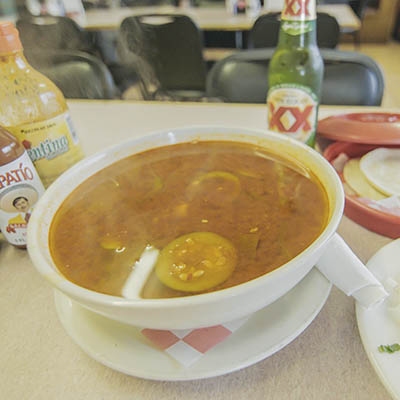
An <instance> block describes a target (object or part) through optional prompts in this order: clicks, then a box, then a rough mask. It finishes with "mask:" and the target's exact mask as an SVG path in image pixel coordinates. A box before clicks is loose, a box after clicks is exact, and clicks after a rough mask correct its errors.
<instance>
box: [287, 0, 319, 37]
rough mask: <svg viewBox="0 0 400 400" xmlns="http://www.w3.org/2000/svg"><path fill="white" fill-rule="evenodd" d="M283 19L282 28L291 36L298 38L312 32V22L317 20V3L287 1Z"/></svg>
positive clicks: (300, 0) (299, 0)
mask: <svg viewBox="0 0 400 400" xmlns="http://www.w3.org/2000/svg"><path fill="white" fill-rule="evenodd" d="M281 19H282V22H281V28H282V30H283V31H284V32H286V33H287V34H289V35H292V36H296V35H301V34H303V33H307V32H310V31H312V30H313V29H314V26H313V24H312V22H313V21H315V19H316V10H315V1H310V0H286V1H285V5H284V7H283V10H282V16H281Z"/></svg>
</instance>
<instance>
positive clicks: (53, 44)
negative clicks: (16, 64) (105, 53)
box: [16, 15, 97, 54]
mask: <svg viewBox="0 0 400 400" xmlns="http://www.w3.org/2000/svg"><path fill="white" fill-rule="evenodd" d="M16 27H17V29H18V31H19V36H20V39H21V43H22V45H23V46H24V48H25V49H38V50H40V49H43V50H50V49H52V50H79V51H84V52H88V53H91V54H97V48H96V45H95V40H94V37H93V36H92V35H91V34H90V32H87V31H85V30H83V29H82V28H81V27H80V26H79V25H78V24H77V23H76V22H75V21H74V20H73V19H71V18H69V17H64V16H51V15H45V16H34V15H31V16H24V17H21V18H19V19H18V20H17V21H16Z"/></svg>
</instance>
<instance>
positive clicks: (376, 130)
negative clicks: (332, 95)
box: [317, 112, 400, 145]
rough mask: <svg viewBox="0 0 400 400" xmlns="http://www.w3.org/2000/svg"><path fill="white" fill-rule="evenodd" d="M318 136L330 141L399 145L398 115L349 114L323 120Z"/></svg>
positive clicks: (399, 125)
mask: <svg viewBox="0 0 400 400" xmlns="http://www.w3.org/2000/svg"><path fill="white" fill-rule="evenodd" d="M317 131H318V134H319V135H321V136H322V137H324V138H326V139H330V140H335V141H341V142H352V143H368V144H380V145H395V144H396V145H400V114H396V113H383V112H372V113H351V114H341V115H335V116H332V117H328V118H325V119H323V120H321V121H319V123H318V128H317Z"/></svg>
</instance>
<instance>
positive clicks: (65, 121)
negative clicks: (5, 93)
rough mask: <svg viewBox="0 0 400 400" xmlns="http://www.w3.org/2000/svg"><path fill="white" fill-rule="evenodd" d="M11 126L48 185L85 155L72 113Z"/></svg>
mask: <svg viewBox="0 0 400 400" xmlns="http://www.w3.org/2000/svg"><path fill="white" fill-rule="evenodd" d="M7 129H8V130H9V131H10V132H11V133H12V134H14V136H16V137H17V138H18V139H19V141H20V142H21V143H22V144H23V146H24V147H25V149H26V151H27V152H28V154H29V157H30V158H31V160H32V162H33V163H34V165H35V167H36V170H37V172H38V174H39V176H40V178H41V179H42V182H43V184H44V186H46V187H47V186H48V185H49V184H50V183H51V182H52V181H54V180H55V179H56V178H57V177H58V176H59V175H61V174H62V173H63V172H64V171H65V170H67V169H68V168H69V167H71V166H72V165H73V164H75V163H76V162H77V161H79V160H80V159H81V158H83V153H82V150H81V148H80V146H79V143H78V142H79V140H78V137H77V134H76V132H75V128H74V126H73V125H72V122H71V118H70V116H69V114H68V113H63V114H61V115H58V116H57V117H55V118H52V119H49V120H45V121H40V122H34V123H30V124H24V125H19V126H15V127H7Z"/></svg>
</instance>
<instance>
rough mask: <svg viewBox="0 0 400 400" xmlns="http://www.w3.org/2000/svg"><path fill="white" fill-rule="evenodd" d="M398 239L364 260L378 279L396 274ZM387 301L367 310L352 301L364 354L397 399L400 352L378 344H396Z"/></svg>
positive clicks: (399, 327)
mask: <svg viewBox="0 0 400 400" xmlns="http://www.w3.org/2000/svg"><path fill="white" fill-rule="evenodd" d="M399 259H400V239H398V240H395V241H393V242H391V243H389V244H388V245H386V246H384V247H382V249H380V250H379V251H378V252H377V253H376V254H375V255H374V256H373V257H372V258H371V259H370V260H369V262H368V263H367V267H368V268H369V269H370V270H371V272H372V273H373V274H374V275H375V276H376V277H377V278H378V279H379V280H380V281H381V282H385V281H386V280H387V279H388V278H392V277H395V276H397V277H399V276H400V268H399ZM388 307H389V304H388V301H385V302H383V303H381V304H379V305H378V306H376V307H373V308H371V309H366V308H364V307H362V306H360V305H359V304H356V315H357V323H358V329H359V331H360V336H361V340H362V342H363V345H364V348H365V351H366V353H367V356H368V358H369V360H370V362H371V364H372V366H373V367H374V369H375V371H376V373H377V375H378V376H379V378H380V379H381V381H382V383H383V384H384V386H385V387H386V389H387V390H388V391H389V393H390V394H391V395H392V397H393V398H395V399H400V379H399V371H400V354H399V353H398V352H396V353H391V354H389V353H381V352H379V350H378V347H379V346H380V345H391V344H393V343H400V323H399V322H398V321H396V320H395V319H394V318H393V315H391V313H390V311H389V310H388Z"/></svg>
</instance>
